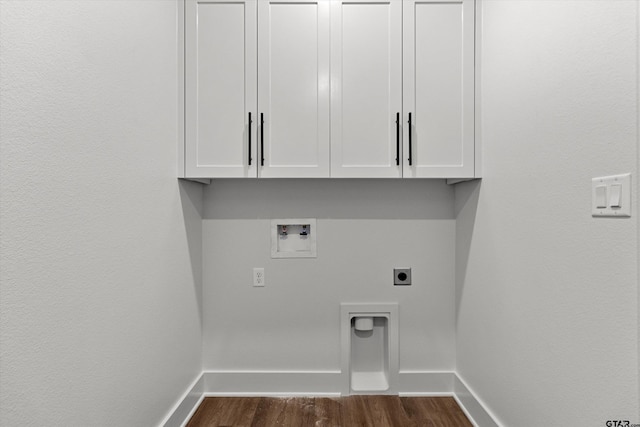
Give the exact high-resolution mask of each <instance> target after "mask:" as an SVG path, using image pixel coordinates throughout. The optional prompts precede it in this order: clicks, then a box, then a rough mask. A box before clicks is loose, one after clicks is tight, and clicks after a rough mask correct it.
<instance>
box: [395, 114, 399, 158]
mask: <svg viewBox="0 0 640 427" xmlns="http://www.w3.org/2000/svg"><path fill="white" fill-rule="evenodd" d="M396 166H400V113H396Z"/></svg>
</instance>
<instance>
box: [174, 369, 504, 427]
mask: <svg viewBox="0 0 640 427" xmlns="http://www.w3.org/2000/svg"><path fill="white" fill-rule="evenodd" d="M343 381H344V378H343V376H342V373H341V372H340V371H296V372H285V371H204V372H203V373H202V375H200V377H199V378H198V379H197V380H196V381H195V382H194V384H193V385H192V386H191V387H190V388H189V390H188V391H187V392H186V393H185V395H184V396H183V398H182V399H181V400H180V401H179V402H178V403H177V404H176V406H175V407H174V409H173V411H172V412H171V414H170V415H169V416H168V417H167V419H166V420H165V421H164V422H163V423H162V424H161V425H162V426H164V427H180V426H184V425H185V424H186V422H187V421H188V420H189V419H190V418H191V416H192V415H193V413H194V412H195V410H196V409H197V407H198V406H199V405H200V403H201V402H202V400H203V399H204V398H205V397H206V396H316V397H338V396H341V394H342V393H341V391H342V384H343ZM398 394H399V395H400V396H453V397H454V398H455V399H456V401H457V402H458V404H459V405H460V407H461V408H462V410H463V411H464V413H465V414H466V415H467V417H468V418H469V419H470V420H471V422H472V423H473V424H474V425H475V426H476V427H500V424H498V423H497V422H496V421H495V417H494V416H493V415H492V414H491V413H490V411H488V410H487V409H486V407H485V406H484V405H483V404H482V402H481V401H480V400H479V399H478V398H477V397H476V396H475V394H474V393H473V392H472V391H471V389H469V387H468V386H467V385H466V383H465V382H464V381H463V380H462V379H461V378H460V376H459V375H458V374H457V373H456V372H453V371H445V372H433V371H432V372H430V371H400V372H399V373H398Z"/></svg>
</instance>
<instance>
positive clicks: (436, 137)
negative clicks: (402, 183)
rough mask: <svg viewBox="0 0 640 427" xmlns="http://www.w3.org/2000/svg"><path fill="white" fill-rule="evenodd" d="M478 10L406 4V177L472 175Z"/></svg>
mask: <svg viewBox="0 0 640 427" xmlns="http://www.w3.org/2000/svg"><path fill="white" fill-rule="evenodd" d="M474 9H475V5H474V1H473V0H434V1H428V0H405V1H404V10H403V13H404V44H403V50H404V54H403V59H404V65H403V72H404V79H403V85H404V90H403V103H404V109H403V110H404V117H403V119H404V125H405V126H404V149H405V151H404V152H405V156H404V176H405V177H415V178H471V177H474V173H475V172H474V159H475V156H474V148H475V147H474V102H475V101H474V90H475V89H474V88H475V85H474V80H475V75H474V58H475V55H474V49H475V46H474V44H475V43H474V40H475V38H474V36H475V34H474V33H475V22H474V21H475V10H474ZM409 121H411V124H409Z"/></svg>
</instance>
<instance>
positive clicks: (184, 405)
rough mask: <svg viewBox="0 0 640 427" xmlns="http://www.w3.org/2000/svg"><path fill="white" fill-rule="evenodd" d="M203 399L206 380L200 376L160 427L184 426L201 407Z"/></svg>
mask: <svg viewBox="0 0 640 427" xmlns="http://www.w3.org/2000/svg"><path fill="white" fill-rule="evenodd" d="M202 399H204V378H203V375H202V374H200V375H198V378H196V380H195V381H194V382H193V384H191V387H189V388H188V389H187V391H186V392H185V393H184V395H183V396H182V398H181V399H180V400H178V403H176V404H175V406H174V407H173V409H172V410H171V412H169V415H167V417H166V418H165V420H164V421H163V422H162V423H161V424H160V425H161V426H163V427H180V426H183V425H184V424H185V423H186V422H187V421H188V420H189V419H190V418H191V416H192V415H193V413H194V412H195V411H196V409H197V408H198V406H200V403H201V402H202Z"/></svg>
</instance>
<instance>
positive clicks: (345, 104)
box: [331, 0, 402, 178]
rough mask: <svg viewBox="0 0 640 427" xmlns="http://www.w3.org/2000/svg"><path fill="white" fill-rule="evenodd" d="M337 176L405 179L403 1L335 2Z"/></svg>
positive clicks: (333, 110)
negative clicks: (402, 143)
mask: <svg viewBox="0 0 640 427" xmlns="http://www.w3.org/2000/svg"><path fill="white" fill-rule="evenodd" d="M331 44H332V45H331V176H332V177H376V178H398V177H401V176H402V154H401V150H402V146H401V132H400V129H401V125H402V123H401V121H402V120H401V114H402V0H366V1H363V0H349V1H341V0H340V1H333V2H332V9H331Z"/></svg>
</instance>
